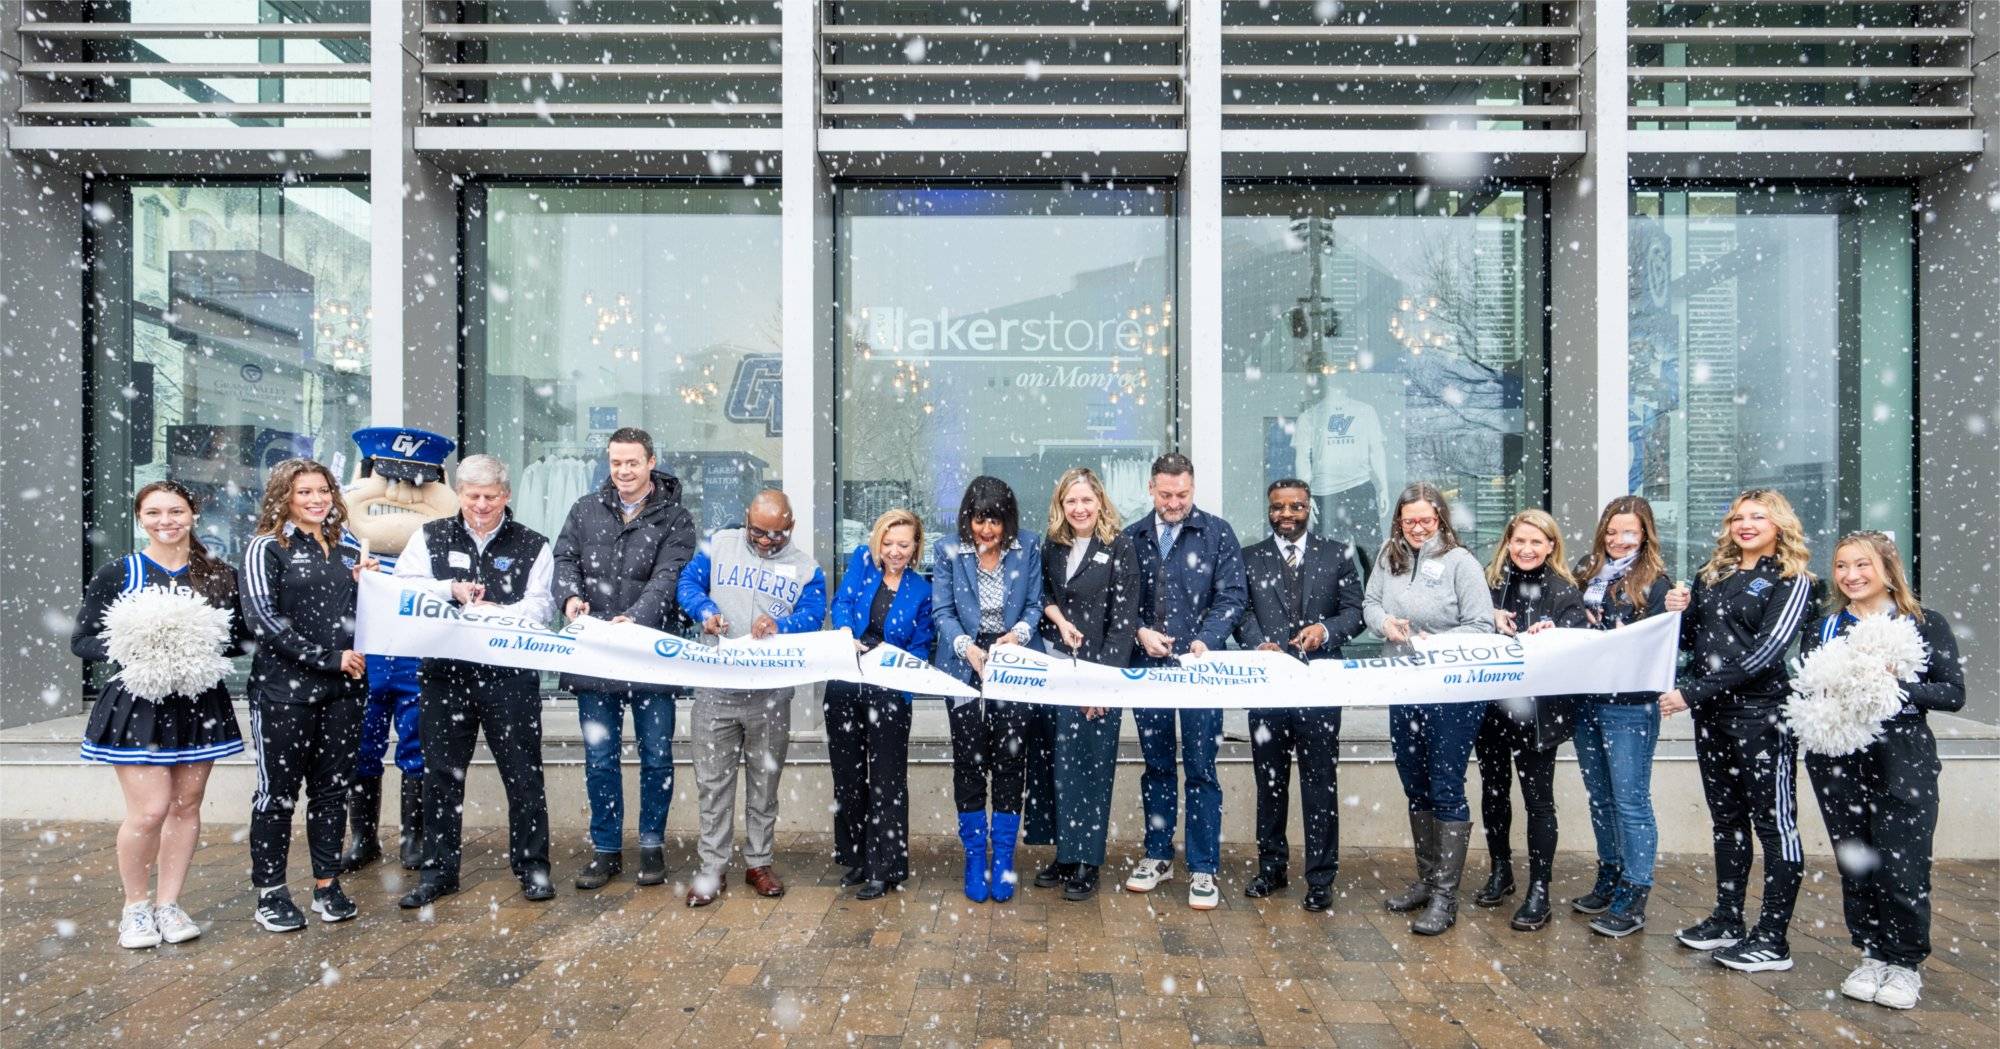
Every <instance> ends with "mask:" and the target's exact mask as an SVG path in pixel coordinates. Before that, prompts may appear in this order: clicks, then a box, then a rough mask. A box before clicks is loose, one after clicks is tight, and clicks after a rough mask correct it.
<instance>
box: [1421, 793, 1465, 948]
mask: <svg viewBox="0 0 2000 1049" xmlns="http://www.w3.org/2000/svg"><path fill="white" fill-rule="evenodd" d="M1437 826H1438V832H1437V835H1438V838H1437V840H1438V846H1437V848H1438V852H1437V857H1438V858H1437V873H1436V874H1435V875H1433V876H1432V877H1431V898H1430V902H1429V903H1427V904H1425V906H1424V912H1423V913H1422V914H1419V915H1417V920H1415V921H1413V922H1411V923H1410V931H1411V932H1414V933H1416V934H1417V935H1419V936H1436V935H1438V934H1440V933H1442V932H1444V931H1445V930H1446V929H1449V928H1451V927H1452V924H1453V923H1454V922H1456V921H1458V883H1459V881H1460V879H1462V878H1463V877H1464V876H1465V847H1466V845H1468V844H1469V843H1470V842H1471V841H1472V821H1471V820H1464V821H1458V822H1450V823H1447V822H1444V821H1442V820H1440V821H1439V822H1438V825H1437Z"/></svg>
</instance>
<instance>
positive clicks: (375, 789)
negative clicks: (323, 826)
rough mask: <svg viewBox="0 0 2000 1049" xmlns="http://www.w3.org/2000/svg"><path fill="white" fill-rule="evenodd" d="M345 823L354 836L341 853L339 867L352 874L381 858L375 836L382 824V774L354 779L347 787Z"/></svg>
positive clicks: (380, 845) (380, 847)
mask: <svg viewBox="0 0 2000 1049" xmlns="http://www.w3.org/2000/svg"><path fill="white" fill-rule="evenodd" d="M347 822H348V825H349V826H350V827H352V828H353V829H354V837H353V838H351V839H349V841H348V843H347V851H346V852H344V853H342V854H341V857H340V869H341V872H342V873H345V874H352V873H354V872H355V871H358V870H360V869H361V868H363V867H366V866H368V865H369V864H371V863H374V862H375V861H376V860H379V859H381V858H382V843H381V842H380V841H378V840H377V839H376V837H375V832H376V828H377V827H379V826H380V825H381V823H382V777H380V776H376V777H375V778H373V779H357V780H355V781H354V784H353V786H350V787H348V788H347Z"/></svg>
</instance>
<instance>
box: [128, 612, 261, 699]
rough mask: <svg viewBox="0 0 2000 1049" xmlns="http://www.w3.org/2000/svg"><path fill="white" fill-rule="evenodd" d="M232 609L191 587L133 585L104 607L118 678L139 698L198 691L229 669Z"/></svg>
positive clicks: (213, 682) (161, 696)
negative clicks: (217, 604)
mask: <svg viewBox="0 0 2000 1049" xmlns="http://www.w3.org/2000/svg"><path fill="white" fill-rule="evenodd" d="M229 626H230V623H229V611H228V610H227V609H222V608H217V607H215V606H214V605H211V604H209V603H208V602H206V601H203V600H202V599H201V598H199V597H196V596H194V595H193V594H190V593H177V592H174V591H171V590H163V589H160V588H158V587H146V588H144V589H141V590H135V591H133V592H131V593H129V594H126V595H125V596H124V597H121V598H119V599H118V600H117V601H115V602H113V603H112V605H111V607H110V608H109V609H107V610H106V611H105V613H104V635H103V636H104V641H105V644H106V645H107V646H108V647H109V649H110V653H111V660H112V662H114V663H117V664H118V675H117V677H118V680H119V681H121V682H123V683H124V685H125V688H126V689H127V690H128V691H130V692H131V693H132V694H133V695H135V696H138V697H139V698H140V699H148V700H159V699H165V698H166V697H168V696H171V695H173V694H175V693H179V694H181V695H184V696H193V695H198V694H200V693H201V692H202V691H204V690H206V689H207V688H209V687H210V686H212V685H214V684H215V683H216V682H218V681H221V680H222V678H223V675H225V674H227V673H229V668H230V663H229V660H228V659H226V658H224V656H223V655H222V650H223V648H224V647H225V646H226V645H228V644H229Z"/></svg>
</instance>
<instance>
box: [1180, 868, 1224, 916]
mask: <svg viewBox="0 0 2000 1049" xmlns="http://www.w3.org/2000/svg"><path fill="white" fill-rule="evenodd" d="M1221 902H1222V890H1220V889H1217V888H1216V887H1215V875H1213V874H1191V875H1189V876H1188V906H1190V907H1192V908H1194V909H1195V910H1198V911H1212V910H1214V909H1215V907H1216V905H1217V904H1219V903H1221Z"/></svg>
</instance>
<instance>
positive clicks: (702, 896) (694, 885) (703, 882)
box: [688, 877, 722, 907]
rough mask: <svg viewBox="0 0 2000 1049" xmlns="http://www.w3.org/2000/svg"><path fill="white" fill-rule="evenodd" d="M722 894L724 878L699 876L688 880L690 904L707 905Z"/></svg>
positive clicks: (693, 905) (694, 905) (691, 905)
mask: <svg viewBox="0 0 2000 1049" xmlns="http://www.w3.org/2000/svg"><path fill="white" fill-rule="evenodd" d="M721 896H722V879H720V878H717V879H713V880H711V879H708V878H701V877H697V878H694V879H693V880H691V881H690V882H688V906H690V907H706V906H708V905H709V904H711V903H714V902H715V901H716V900H717V899H719V898H721Z"/></svg>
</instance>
